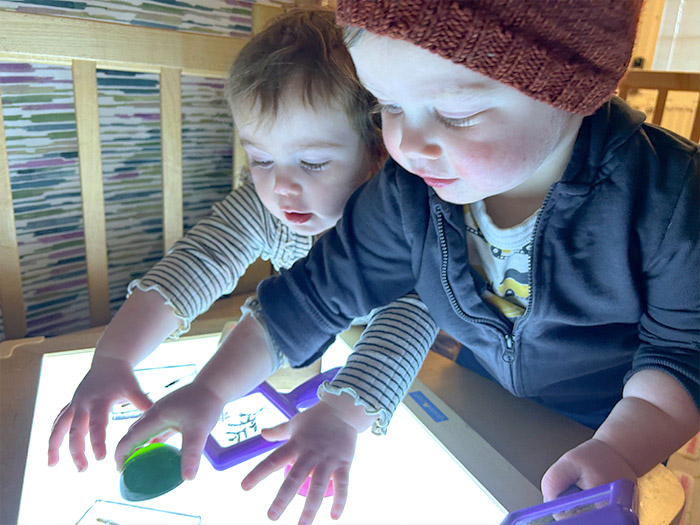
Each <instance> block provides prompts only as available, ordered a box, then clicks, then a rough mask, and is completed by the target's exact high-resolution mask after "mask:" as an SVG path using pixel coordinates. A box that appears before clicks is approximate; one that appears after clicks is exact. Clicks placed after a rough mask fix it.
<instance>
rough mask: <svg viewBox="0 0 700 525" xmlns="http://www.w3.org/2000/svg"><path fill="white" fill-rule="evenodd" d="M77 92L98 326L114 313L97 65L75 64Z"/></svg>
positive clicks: (93, 303) (92, 318) (89, 261)
mask: <svg viewBox="0 0 700 525" xmlns="http://www.w3.org/2000/svg"><path fill="white" fill-rule="evenodd" d="M73 89H74V91H75V124H76V131H77V134H78V160H79V163H80V188H81V195H82V201H83V224H84V228H85V259H86V263H87V274H88V275H87V277H88V296H89V300H90V324H91V326H98V325H102V324H106V323H107V322H109V319H110V313H109V287H108V277H107V240H106V234H105V208H104V193H103V185H102V154H101V151H100V124H99V120H98V104H97V76H96V71H95V62H93V61H89V60H75V61H74V62H73Z"/></svg>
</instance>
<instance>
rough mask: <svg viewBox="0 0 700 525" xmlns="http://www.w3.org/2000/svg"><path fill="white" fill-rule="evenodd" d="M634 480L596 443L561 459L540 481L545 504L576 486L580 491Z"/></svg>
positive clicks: (590, 442)
mask: <svg viewBox="0 0 700 525" xmlns="http://www.w3.org/2000/svg"><path fill="white" fill-rule="evenodd" d="M621 478H626V479H631V480H632V481H636V480H637V475H636V474H635V473H634V470H632V468H631V467H630V466H629V465H628V464H627V462H626V461H625V459H624V458H623V457H622V456H621V455H620V454H619V453H618V452H617V451H616V450H614V449H613V448H612V447H610V446H609V445H607V444H606V443H604V442H602V441H600V440H598V439H595V438H593V439H589V440H588V441H584V442H583V443H581V444H580V445H579V446H577V447H576V448H573V449H571V450H569V451H568V452H567V453H566V454H564V455H563V456H562V457H560V458H559V459H558V460H557V461H556V462H555V463H554V464H553V465H552V466H551V467H549V469H548V470H547V472H545V474H544V476H543V477H542V495H543V496H544V500H545V501H550V500H553V499H555V498H556V497H557V496H558V495H559V494H561V493H562V492H564V491H565V490H566V489H568V488H569V487H570V486H571V485H576V486H578V487H579V488H580V489H582V490H586V489H590V488H593V487H597V486H598V485H602V484H604V483H610V482H612V481H615V480H617V479H621Z"/></svg>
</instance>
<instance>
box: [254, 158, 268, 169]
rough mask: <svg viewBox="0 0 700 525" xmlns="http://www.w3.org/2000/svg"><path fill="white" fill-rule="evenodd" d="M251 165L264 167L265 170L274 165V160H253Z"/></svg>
mask: <svg viewBox="0 0 700 525" xmlns="http://www.w3.org/2000/svg"><path fill="white" fill-rule="evenodd" d="M250 167H251V168H262V169H264V170H265V169H270V168H271V167H272V161H271V160H251V161H250Z"/></svg>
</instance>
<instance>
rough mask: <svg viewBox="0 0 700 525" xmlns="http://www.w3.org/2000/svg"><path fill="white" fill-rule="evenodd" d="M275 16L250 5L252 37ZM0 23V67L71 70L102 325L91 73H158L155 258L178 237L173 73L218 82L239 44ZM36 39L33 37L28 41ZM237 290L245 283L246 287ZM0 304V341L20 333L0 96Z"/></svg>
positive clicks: (27, 21)
mask: <svg viewBox="0 0 700 525" xmlns="http://www.w3.org/2000/svg"><path fill="white" fill-rule="evenodd" d="M280 12H281V8H276V7H270V6H264V5H256V6H254V8H253V31H255V30H256V28H259V27H260V26H261V25H262V24H263V23H264V22H265V21H267V20H269V19H270V18H272V17H273V16H276V15H277V14H279V13H280ZM0 27H2V31H1V32H0V61H19V62H30V63H44V64H56V65H64V66H70V67H71V68H72V73H73V89H74V97H75V119H76V129H77V136H78V158H79V167H80V185H81V199H82V215H83V221H84V230H85V234H84V235H85V251H86V264H87V286H88V297H89V308H90V324H91V326H100V325H104V324H106V323H107V322H108V321H109V319H110V309H109V294H108V279H107V245H106V231H105V209H104V194H103V182H102V161H101V153H100V131H99V130H100V125H99V122H98V104H97V82H96V69H103V68H106V69H114V70H122V71H129V72H139V73H144V72H147V73H158V74H159V76H160V108H161V137H162V138H161V141H162V143H161V150H162V181H163V182H162V188H163V251H164V252H165V251H167V250H168V248H169V247H170V246H171V245H172V244H173V243H174V242H175V241H176V240H177V239H178V238H179V237H181V236H182V234H183V210H182V206H183V205H182V140H181V136H182V123H181V77H182V75H192V76H201V77H208V78H225V77H226V76H227V75H228V71H229V68H230V66H231V63H232V61H233V59H234V58H235V56H236V55H237V54H238V52H239V51H240V49H241V48H242V47H243V45H245V43H246V39H245V38H240V37H238V38H236V37H224V36H211V35H205V34H196V33H186V32H180V31H169V30H162V29H152V28H145V27H138V26H133V25H124V24H116V23H108V22H99V21H93V20H85V19H74V18H64V17H56V16H45V15H37V14H29V13H19V12H11V11H2V10H0ZM38 35H40V36H41V37H40V38H38ZM234 140H235V139H234ZM244 160H245V159H244V153H243V150H242V149H241V148H239V147H235V145H234V166H233V174H236V173H238V172H239V170H240V167H241V166H242V164H243V162H244ZM234 185H235V176H234ZM267 274H269V265H265V268H264V269H263V268H262V266H258V269H257V271H256V272H252V273H251V274H250V275H249V276H248V280H251V278H252V279H254V280H256V279H259V278H260V277H261V276H264V275H267ZM251 276H252V277H251ZM253 284H254V283H253ZM247 286H248V287H250V284H248V285H247ZM239 289H240V286H239ZM0 304H2V305H3V311H2V315H3V321H4V329H5V335H6V337H7V338H8V339H15V338H21V337H24V336H25V335H26V333H27V319H26V313H25V303H24V297H23V294H22V278H21V273H20V262H19V253H18V247H17V235H16V231H15V218H14V212H13V202H12V191H11V187H10V173H9V165H8V153H7V145H6V138H5V129H4V122H3V115H2V93H0Z"/></svg>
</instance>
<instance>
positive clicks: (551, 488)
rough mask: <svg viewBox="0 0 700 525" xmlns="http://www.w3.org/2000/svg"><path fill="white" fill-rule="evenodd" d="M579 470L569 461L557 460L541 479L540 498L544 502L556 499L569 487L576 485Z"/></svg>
mask: <svg viewBox="0 0 700 525" xmlns="http://www.w3.org/2000/svg"><path fill="white" fill-rule="evenodd" d="M580 474H581V473H580V470H579V468H577V466H576V465H575V464H574V463H572V462H571V461H567V460H566V459H559V460H558V461H557V462H556V463H554V465H552V466H551V467H549V469H548V470H547V472H545V473H544V476H543V477H542V496H543V497H544V501H551V500H553V499H556V498H557V497H558V496H559V494H561V493H562V492H564V491H565V490H566V489H567V488H569V487H570V486H571V485H576V483H577V482H578V480H579V476H580Z"/></svg>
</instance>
